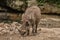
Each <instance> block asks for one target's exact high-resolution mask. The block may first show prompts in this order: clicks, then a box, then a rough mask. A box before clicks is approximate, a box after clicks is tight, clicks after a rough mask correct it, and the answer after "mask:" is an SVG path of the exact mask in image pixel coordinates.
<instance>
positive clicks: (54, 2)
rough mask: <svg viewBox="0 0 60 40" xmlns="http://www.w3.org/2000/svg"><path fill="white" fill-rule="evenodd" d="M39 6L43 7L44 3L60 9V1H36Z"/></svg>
mask: <svg viewBox="0 0 60 40" xmlns="http://www.w3.org/2000/svg"><path fill="white" fill-rule="evenodd" d="M36 1H37V3H38V5H41V6H42V5H43V4H44V3H48V4H50V5H55V6H57V7H60V0H36Z"/></svg>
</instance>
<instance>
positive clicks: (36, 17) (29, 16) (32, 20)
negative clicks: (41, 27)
mask: <svg viewBox="0 0 60 40" xmlns="http://www.w3.org/2000/svg"><path fill="white" fill-rule="evenodd" d="M40 19H41V10H40V8H39V7H38V6H32V7H29V8H27V9H26V11H25V13H24V14H23V15H22V27H21V33H22V35H24V34H25V33H26V35H29V32H30V28H31V27H32V33H33V35H34V34H36V33H37V26H38V23H39V21H40Z"/></svg>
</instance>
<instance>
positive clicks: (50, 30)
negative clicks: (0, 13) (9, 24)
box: [0, 15, 60, 40]
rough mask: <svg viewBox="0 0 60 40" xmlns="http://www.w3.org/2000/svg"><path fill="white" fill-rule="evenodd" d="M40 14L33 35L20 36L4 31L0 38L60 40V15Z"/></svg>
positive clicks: (12, 39)
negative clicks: (39, 19) (38, 22)
mask: <svg viewBox="0 0 60 40" xmlns="http://www.w3.org/2000/svg"><path fill="white" fill-rule="evenodd" d="M42 16H43V17H42V19H41V20H42V21H41V22H40V24H39V27H38V33H37V34H36V35H35V36H31V35H30V36H26V37H22V36H21V35H20V34H19V33H17V34H16V33H15V34H10V33H5V34H3V35H0V40H60V16H52V15H51V16H48V15H42ZM40 28H41V30H40Z"/></svg>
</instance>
